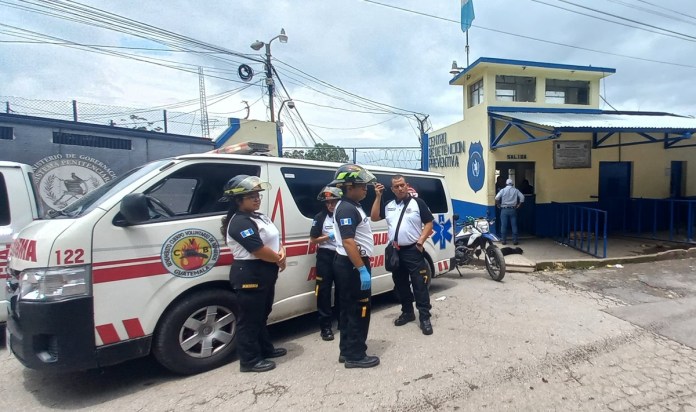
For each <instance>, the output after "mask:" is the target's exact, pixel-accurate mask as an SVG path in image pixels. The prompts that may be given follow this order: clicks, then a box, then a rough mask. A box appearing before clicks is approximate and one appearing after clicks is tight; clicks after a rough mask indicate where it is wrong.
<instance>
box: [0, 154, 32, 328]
mask: <svg viewBox="0 0 696 412" xmlns="http://www.w3.org/2000/svg"><path fill="white" fill-rule="evenodd" d="M32 173H33V170H32V168H31V166H29V165H25V164H22V163H15V162H4V161H0V340H2V339H4V337H5V331H4V330H3V329H4V327H5V322H6V321H7V313H8V304H9V301H8V297H9V294H8V291H7V288H6V287H5V282H6V281H7V279H8V278H9V272H8V269H7V258H8V255H9V253H10V246H11V245H12V242H13V241H14V239H15V238H16V236H17V234H18V233H19V231H20V230H22V228H23V227H24V226H26V225H28V224H29V223H31V222H32V221H33V220H35V219H38V217H39V205H40V203H39V202H37V200H36V199H37V197H36V190H35V188H34V183H33V178H32Z"/></svg>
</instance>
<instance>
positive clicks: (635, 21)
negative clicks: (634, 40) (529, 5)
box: [533, 0, 696, 40]
mask: <svg viewBox="0 0 696 412" xmlns="http://www.w3.org/2000/svg"><path fill="white" fill-rule="evenodd" d="M533 1H537V0H533ZM557 1H560V2H561V3H566V4H570V5H572V6H575V7H579V8H581V9H585V10H590V11H593V12H595V13H599V14H604V15H606V16H611V17H614V18H616V19H620V20H626V21H629V22H631V23H635V24H640V25H643V26H646V27H651V28H653V29H657V30H662V31H665V32H667V33H672V34H676V35H677V36H683V37H686V38H690V39H693V40H696V37H695V36H691V35H689V34H684V33H680V32H677V31H674V30H669V29H665V28H662V27H659V26H655V25H652V24H649V23H644V22H641V21H638V20H633V19H629V18H627V17H623V16H619V15H616V14H612V13H608V12H606V11H602V10H598V9H594V8H592V7H587V6H583V5H581V4H577V3H573V2H572V1H568V0H557Z"/></svg>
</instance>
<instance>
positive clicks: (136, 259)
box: [92, 256, 160, 268]
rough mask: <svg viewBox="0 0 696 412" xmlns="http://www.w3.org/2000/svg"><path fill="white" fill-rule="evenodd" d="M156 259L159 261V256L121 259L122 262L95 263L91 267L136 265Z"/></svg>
mask: <svg viewBox="0 0 696 412" xmlns="http://www.w3.org/2000/svg"><path fill="white" fill-rule="evenodd" d="M154 259H157V260H159V259H160V257H159V256H148V257H142V258H135V259H123V260H112V261H109V262H95V263H94V264H92V267H93V268H95V267H101V266H111V265H123V264H127V263H138V262H145V261H148V260H154Z"/></svg>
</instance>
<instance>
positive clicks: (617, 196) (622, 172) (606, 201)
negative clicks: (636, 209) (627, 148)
mask: <svg viewBox="0 0 696 412" xmlns="http://www.w3.org/2000/svg"><path fill="white" fill-rule="evenodd" d="M632 166H633V165H632V164H631V163H630V162H599V199H598V200H599V208H600V209H602V210H605V211H606V212H607V222H608V225H607V229H608V230H609V231H617V230H625V229H626V225H627V223H628V222H627V216H626V215H627V213H626V211H627V210H628V207H629V201H630V199H631V175H632Z"/></svg>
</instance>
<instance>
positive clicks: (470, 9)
mask: <svg viewBox="0 0 696 412" xmlns="http://www.w3.org/2000/svg"><path fill="white" fill-rule="evenodd" d="M474 17H476V16H474V0H462V31H464V32H465V31H467V30H469V28H470V27H471V23H473V21H474Z"/></svg>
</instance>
